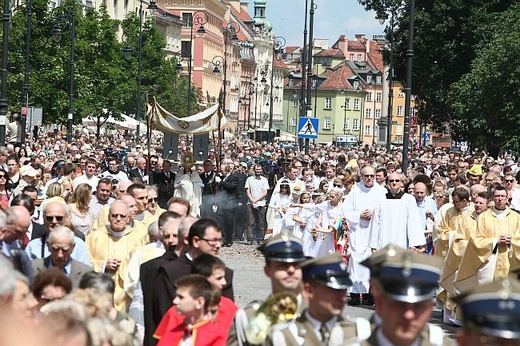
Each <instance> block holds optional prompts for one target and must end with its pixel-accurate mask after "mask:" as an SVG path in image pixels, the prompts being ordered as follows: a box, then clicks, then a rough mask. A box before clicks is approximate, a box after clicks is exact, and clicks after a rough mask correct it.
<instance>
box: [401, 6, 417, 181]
mask: <svg viewBox="0 0 520 346" xmlns="http://www.w3.org/2000/svg"><path fill="white" fill-rule="evenodd" d="M409 18H410V19H409V21H410V23H409V27H408V49H407V50H406V86H405V101H404V138H403V167H402V169H403V173H404V174H405V175H406V173H407V170H408V144H409V142H410V105H411V100H412V78H413V55H414V52H413V38H414V26H415V0H410V13H409Z"/></svg>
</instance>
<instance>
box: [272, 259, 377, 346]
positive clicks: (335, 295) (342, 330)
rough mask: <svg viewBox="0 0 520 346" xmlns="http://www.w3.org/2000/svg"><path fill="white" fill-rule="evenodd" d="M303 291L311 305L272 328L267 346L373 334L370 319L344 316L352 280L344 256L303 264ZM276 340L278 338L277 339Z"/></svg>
mask: <svg viewBox="0 0 520 346" xmlns="http://www.w3.org/2000/svg"><path fill="white" fill-rule="evenodd" d="M301 269H302V276H303V290H304V294H305V295H306V296H307V297H308V299H309V306H308V307H307V308H306V309H305V310H303V312H302V313H301V314H300V315H299V317H297V318H296V319H295V320H292V321H291V322H289V323H280V324H277V325H275V326H274V327H273V328H271V330H270V332H269V334H268V336H267V340H266V341H265V343H264V345H273V346H274V345H278V344H280V342H279V340H282V339H283V340H285V344H286V345H291V346H292V345H304V346H305V345H309V346H310V345H329V341H330V342H333V341H334V344H335V345H336V344H337V345H350V344H353V343H354V342H356V343H358V342H360V341H362V340H365V339H366V338H368V336H369V335H370V322H368V321H367V320H365V319H363V318H356V319H351V318H344V317H343V316H342V315H341V314H342V311H343V308H344V307H345V304H346V303H347V289H348V288H349V287H351V286H352V281H351V280H350V277H349V275H348V272H347V266H346V265H345V263H343V260H342V258H341V255H340V254H339V253H337V252H336V253H334V254H331V255H327V256H323V257H318V258H314V259H311V260H308V261H305V262H303V263H302V264H301ZM275 340H276V341H275Z"/></svg>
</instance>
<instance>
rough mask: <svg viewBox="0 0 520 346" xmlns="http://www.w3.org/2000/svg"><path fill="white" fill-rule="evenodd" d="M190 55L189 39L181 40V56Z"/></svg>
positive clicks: (187, 56)
mask: <svg viewBox="0 0 520 346" xmlns="http://www.w3.org/2000/svg"><path fill="white" fill-rule="evenodd" d="M190 55H191V42H190V41H182V42H181V57H182V58H189V57H190Z"/></svg>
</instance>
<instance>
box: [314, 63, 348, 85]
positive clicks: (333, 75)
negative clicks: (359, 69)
mask: <svg viewBox="0 0 520 346" xmlns="http://www.w3.org/2000/svg"><path fill="white" fill-rule="evenodd" d="M325 74H326V75H327V79H326V80H325V81H323V83H321V84H320V86H319V87H318V90H342V89H343V90H351V89H352V85H350V83H349V82H348V78H349V77H351V76H352V75H355V73H354V71H352V69H351V68H350V67H349V66H348V65H347V64H345V63H343V64H339V65H338V66H336V67H335V68H333V69H327V71H326V72H325Z"/></svg>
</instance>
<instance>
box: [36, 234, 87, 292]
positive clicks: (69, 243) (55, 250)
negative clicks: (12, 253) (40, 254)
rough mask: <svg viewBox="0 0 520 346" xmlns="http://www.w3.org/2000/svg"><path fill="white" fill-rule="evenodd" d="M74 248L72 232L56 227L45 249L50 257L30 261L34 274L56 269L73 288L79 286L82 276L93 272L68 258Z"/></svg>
mask: <svg viewBox="0 0 520 346" xmlns="http://www.w3.org/2000/svg"><path fill="white" fill-rule="evenodd" d="M74 246H75V239H74V232H72V231H71V230H70V229H69V228H67V227H65V226H58V227H56V228H55V229H54V230H53V231H52V232H51V233H50V234H49V237H48V238H47V247H48V249H49V252H50V253H51V254H50V256H48V257H45V258H43V259H41V258H38V259H34V260H32V261H31V263H32V266H33V268H34V272H35V273H36V274H37V273H39V272H41V271H44V270H46V269H48V268H52V267H57V268H60V270H61V271H63V272H64V273H65V275H67V276H68V277H69V278H70V280H71V281H72V285H73V286H74V287H78V286H79V281H80V280H81V277H82V276H83V274H85V273H88V272H91V271H93V270H94V269H92V267H89V266H87V265H85V264H83V263H81V262H79V261H76V260H73V259H72V257H71V256H70V255H71V253H72V250H73V249H74Z"/></svg>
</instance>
